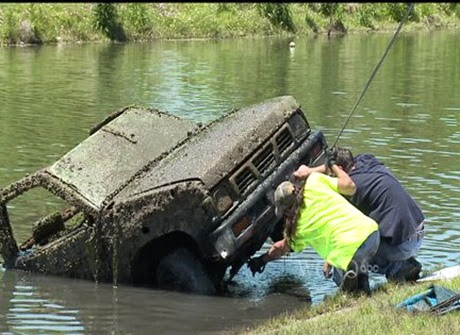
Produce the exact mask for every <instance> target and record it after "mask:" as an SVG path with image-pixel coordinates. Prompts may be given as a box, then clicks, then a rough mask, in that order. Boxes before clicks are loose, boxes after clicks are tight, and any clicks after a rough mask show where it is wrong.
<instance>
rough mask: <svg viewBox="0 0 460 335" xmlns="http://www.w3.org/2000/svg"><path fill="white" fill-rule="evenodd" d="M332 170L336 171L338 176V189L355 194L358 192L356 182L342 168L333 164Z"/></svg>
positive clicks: (344, 193) (343, 192) (345, 193)
mask: <svg viewBox="0 0 460 335" xmlns="http://www.w3.org/2000/svg"><path fill="white" fill-rule="evenodd" d="M331 170H332V172H334V173H335V175H336V176H337V178H338V191H339V193H340V194H343V195H353V194H355V193H356V185H355V183H354V182H353V180H352V179H351V178H350V176H349V175H348V174H347V173H346V172H345V171H343V170H342V168H340V167H339V166H337V165H336V164H333V165H332V167H331Z"/></svg>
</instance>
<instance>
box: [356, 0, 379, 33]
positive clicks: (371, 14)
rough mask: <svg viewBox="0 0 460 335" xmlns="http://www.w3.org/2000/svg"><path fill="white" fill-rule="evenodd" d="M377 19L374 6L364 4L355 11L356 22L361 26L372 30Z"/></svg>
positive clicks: (377, 12) (376, 9)
mask: <svg viewBox="0 0 460 335" xmlns="http://www.w3.org/2000/svg"><path fill="white" fill-rule="evenodd" d="M378 17H379V9H378V7H377V6H376V4H370V3H364V4H362V5H361V6H360V7H359V9H358V11H357V18H358V22H359V24H360V25H361V26H363V27H367V28H371V29H374V28H375V26H374V21H375V19H377V18H378Z"/></svg>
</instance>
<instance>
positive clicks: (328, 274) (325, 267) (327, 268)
mask: <svg viewBox="0 0 460 335" xmlns="http://www.w3.org/2000/svg"><path fill="white" fill-rule="evenodd" d="M323 274H324V278H331V276H332V267H331V265H330V264H329V263H328V262H324V264H323Z"/></svg>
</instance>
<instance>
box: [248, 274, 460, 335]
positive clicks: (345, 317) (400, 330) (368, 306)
mask: <svg viewBox="0 0 460 335" xmlns="http://www.w3.org/2000/svg"><path fill="white" fill-rule="evenodd" d="M434 283H435V284H436V285H440V286H443V287H446V288H450V289H453V290H455V291H458V292H460V278H457V279H454V280H451V281H438V282H434ZM428 286H429V283H417V284H405V285H395V284H385V285H384V286H382V287H381V288H380V289H379V290H378V292H375V293H374V294H373V295H372V296H371V297H367V296H360V297H351V296H348V295H346V294H340V293H338V294H336V295H335V296H333V297H330V298H327V299H326V300H325V301H324V303H322V304H320V305H318V306H316V307H313V308H306V309H305V310H302V311H298V312H296V313H294V314H289V315H283V316H280V317H278V318H275V319H272V320H270V321H268V322H267V323H265V324H263V325H261V326H259V327H256V328H254V329H248V330H247V331H246V332H245V333H244V334H246V335H256V334H264V335H269V334H270V335H273V334H283V335H293V334H313V335H314V334H321V335H323V334H334V335H337V334H386V335H387V334H398V335H400V334H408V335H409V334H417V335H418V334H430V335H431V334H459V333H460V311H459V310H457V311H453V312H450V313H447V314H445V315H441V316H439V315H427V314H423V313H419V314H415V315H414V314H412V313H409V312H406V311H403V310H399V309H396V308H395V305H397V304H398V303H400V302H401V301H403V300H405V299H407V298H408V297H410V296H412V295H414V294H417V293H421V292H422V291H424V290H425V289H427V288H428Z"/></svg>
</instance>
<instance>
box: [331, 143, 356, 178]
mask: <svg viewBox="0 0 460 335" xmlns="http://www.w3.org/2000/svg"><path fill="white" fill-rule="evenodd" d="M335 162H336V164H337V166H341V167H342V169H343V170H344V171H345V172H347V173H348V172H350V170H351V168H352V167H353V165H354V158H353V154H352V153H351V151H350V150H349V149H345V148H337V150H336V151H335Z"/></svg>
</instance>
